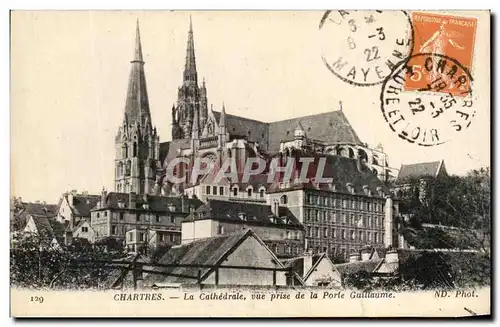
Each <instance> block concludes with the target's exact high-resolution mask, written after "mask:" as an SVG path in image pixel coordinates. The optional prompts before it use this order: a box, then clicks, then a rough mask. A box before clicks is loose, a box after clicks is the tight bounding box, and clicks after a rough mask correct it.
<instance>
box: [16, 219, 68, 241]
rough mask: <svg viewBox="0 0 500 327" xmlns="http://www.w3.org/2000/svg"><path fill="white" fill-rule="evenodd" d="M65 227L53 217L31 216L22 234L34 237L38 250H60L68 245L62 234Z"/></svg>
mask: <svg viewBox="0 0 500 327" xmlns="http://www.w3.org/2000/svg"><path fill="white" fill-rule="evenodd" d="M65 227H66V226H65V225H64V224H62V223H60V222H59V221H57V219H56V218H55V216H51V217H49V216H45V215H42V216H38V215H34V214H31V215H29V217H28V220H27V222H26V226H25V227H24V230H23V234H24V235H26V236H34V237H36V238H37V240H38V241H39V246H40V248H45V249H57V250H60V249H62V247H63V246H65V245H67V243H68V241H67V240H66V238H65V233H64V230H65Z"/></svg>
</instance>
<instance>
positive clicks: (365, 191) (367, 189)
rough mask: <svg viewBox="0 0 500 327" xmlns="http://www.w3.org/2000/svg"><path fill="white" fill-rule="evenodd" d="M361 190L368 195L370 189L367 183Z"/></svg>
mask: <svg viewBox="0 0 500 327" xmlns="http://www.w3.org/2000/svg"><path fill="white" fill-rule="evenodd" d="M363 192H364V193H365V195H370V194H369V193H370V189H369V188H368V185H363Z"/></svg>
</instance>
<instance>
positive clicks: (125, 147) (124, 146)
mask: <svg viewBox="0 0 500 327" xmlns="http://www.w3.org/2000/svg"><path fill="white" fill-rule="evenodd" d="M122 154H123V158H124V159H126V158H127V157H128V147H127V144H123V146H122Z"/></svg>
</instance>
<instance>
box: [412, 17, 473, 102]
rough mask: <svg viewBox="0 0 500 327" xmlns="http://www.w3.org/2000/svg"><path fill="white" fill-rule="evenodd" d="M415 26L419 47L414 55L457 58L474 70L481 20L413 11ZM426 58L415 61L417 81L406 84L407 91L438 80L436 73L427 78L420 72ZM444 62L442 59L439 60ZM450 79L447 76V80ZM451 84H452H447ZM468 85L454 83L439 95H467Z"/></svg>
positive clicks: (414, 69) (415, 79)
mask: <svg viewBox="0 0 500 327" xmlns="http://www.w3.org/2000/svg"><path fill="white" fill-rule="evenodd" d="M411 17H412V25H413V29H414V31H415V46H414V48H413V53H412V55H416V54H418V53H435V54H441V55H445V56H447V57H450V58H454V59H456V60H457V61H458V62H460V63H461V64H462V65H463V66H464V67H465V68H467V69H468V70H469V71H472V61H473V53H474V38H475V33H476V25H477V19H476V18H471V17H460V16H449V15H438V14H434V13H427V12H425V13H424V12H413V13H412V15H411ZM424 59H425V58H424V57H419V58H415V60H413V65H414V66H413V67H412V69H413V71H414V72H415V74H414V76H413V78H409V79H407V80H406V82H405V89H406V90H418V89H421V88H423V87H425V85H427V84H429V83H430V82H432V80H434V79H435V78H436V76H434V75H432V74H428V75H427V77H428V78H427V79H424V78H423V75H422V74H421V73H420V72H419V71H420V70H421V69H422V68H423V65H424V62H423V60H424ZM436 59H437V60H440V58H437V57H436ZM445 77H446V76H443V78H445ZM447 83H448V84H450V83H451V81H447ZM466 88H467V85H461V88H460V89H459V88H458V86H457V85H452V84H450V87H449V88H447V89H446V90H441V91H439V92H445V93H451V94H453V95H458V96H463V94H464V93H463V91H464V90H465V89H466Z"/></svg>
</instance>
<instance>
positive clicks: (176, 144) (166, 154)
mask: <svg viewBox="0 0 500 327" xmlns="http://www.w3.org/2000/svg"><path fill="white" fill-rule="evenodd" d="M190 146H191V140H190V139H178V140H172V141H168V142H162V143H160V160H161V162H162V163H163V166H165V167H166V165H167V164H168V162H170V160H172V159H174V158H175V157H177V156H178V151H179V150H181V149H186V148H189V147H190Z"/></svg>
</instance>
